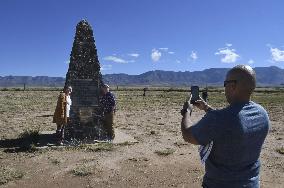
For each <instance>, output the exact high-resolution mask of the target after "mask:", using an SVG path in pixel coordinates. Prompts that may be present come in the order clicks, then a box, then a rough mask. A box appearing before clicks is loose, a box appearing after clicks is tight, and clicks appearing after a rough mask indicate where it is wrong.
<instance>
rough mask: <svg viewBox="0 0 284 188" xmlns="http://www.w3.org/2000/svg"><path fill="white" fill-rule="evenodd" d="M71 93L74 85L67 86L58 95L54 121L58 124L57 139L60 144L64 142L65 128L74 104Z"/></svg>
mask: <svg viewBox="0 0 284 188" xmlns="http://www.w3.org/2000/svg"><path fill="white" fill-rule="evenodd" d="M71 93H72V87H71V86H68V87H67V86H65V87H64V89H63V92H60V94H59V96H58V99H57V105H56V108H55V112H54V115H53V123H56V125H57V129H56V136H57V139H58V140H57V141H58V143H59V144H60V145H62V144H63V140H64V129H65V126H66V125H67V123H68V121H69V112H70V106H71V105H72V101H71V98H70V94H71Z"/></svg>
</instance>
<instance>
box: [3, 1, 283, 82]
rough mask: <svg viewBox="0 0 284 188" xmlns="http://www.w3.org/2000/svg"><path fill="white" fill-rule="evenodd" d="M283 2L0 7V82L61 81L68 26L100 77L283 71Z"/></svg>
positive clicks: (22, 4) (19, 4) (32, 3)
mask: <svg viewBox="0 0 284 188" xmlns="http://www.w3.org/2000/svg"><path fill="white" fill-rule="evenodd" d="M283 7H284V1H283V0H155V1H154V0H143V1H138V0H68V1H67V0H60V1H59V0H0V24H1V27H0V28H1V29H0V66H1V68H0V76H7V75H31V76H39V75H46V76H63V77H65V75H66V72H67V69H68V61H69V58H70V52H71V48H72V43H73V40H74V35H75V27H76V24H77V23H78V22H79V21H80V20H81V19H87V20H88V22H89V23H90V24H91V25H92V27H93V30H94V36H95V40H96V46H97V50H98V56H99V60H100V64H101V67H102V73H103V74H109V73H127V74H141V73H143V72H146V71H150V70H172V71H196V70H203V69H207V68H214V67H233V66H235V65H237V64H250V65H251V66H253V67H260V66H262V67H267V66H278V67H281V68H284V11H283Z"/></svg>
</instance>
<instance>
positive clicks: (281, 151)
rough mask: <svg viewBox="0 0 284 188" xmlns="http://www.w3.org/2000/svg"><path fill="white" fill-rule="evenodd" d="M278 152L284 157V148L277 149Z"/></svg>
mask: <svg viewBox="0 0 284 188" xmlns="http://www.w3.org/2000/svg"><path fill="white" fill-rule="evenodd" d="M276 151H277V152H278V153H280V154H282V155H284V147H281V148H278V149H276Z"/></svg>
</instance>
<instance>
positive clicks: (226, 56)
mask: <svg viewBox="0 0 284 188" xmlns="http://www.w3.org/2000/svg"><path fill="white" fill-rule="evenodd" d="M226 46H227V47H225V48H220V49H218V52H216V53H215V55H221V56H222V59H221V62H223V63H235V62H236V61H237V60H238V59H239V58H240V56H239V55H238V54H237V53H236V50H235V49H231V48H229V47H230V46H232V45H231V44H226Z"/></svg>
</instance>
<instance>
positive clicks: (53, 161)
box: [51, 159, 61, 165]
mask: <svg viewBox="0 0 284 188" xmlns="http://www.w3.org/2000/svg"><path fill="white" fill-rule="evenodd" d="M51 163H52V164H54V165H59V164H60V163H61V161H60V160H59V159H51Z"/></svg>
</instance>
